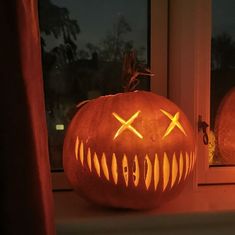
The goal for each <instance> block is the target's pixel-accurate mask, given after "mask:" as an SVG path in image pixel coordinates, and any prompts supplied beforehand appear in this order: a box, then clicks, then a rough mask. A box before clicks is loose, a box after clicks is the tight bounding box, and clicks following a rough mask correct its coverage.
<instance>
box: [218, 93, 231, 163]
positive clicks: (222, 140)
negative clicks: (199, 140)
mask: <svg viewBox="0 0 235 235" xmlns="http://www.w3.org/2000/svg"><path fill="white" fill-rule="evenodd" d="M234 115H235V88H233V89H231V90H230V91H229V92H228V93H227V94H226V95H225V97H224V98H223V100H222V102H221V105H220V107H219V111H218V113H217V115H216V120H215V130H216V131H215V133H216V142H217V149H218V152H219V156H220V158H221V159H222V161H223V162H224V163H229V164H234V163H235V118H234Z"/></svg>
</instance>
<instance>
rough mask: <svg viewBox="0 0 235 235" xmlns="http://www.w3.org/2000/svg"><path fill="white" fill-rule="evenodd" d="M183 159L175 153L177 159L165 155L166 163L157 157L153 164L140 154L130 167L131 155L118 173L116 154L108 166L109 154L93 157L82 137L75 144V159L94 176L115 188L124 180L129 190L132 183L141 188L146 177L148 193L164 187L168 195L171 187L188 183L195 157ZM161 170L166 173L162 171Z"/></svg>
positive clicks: (185, 155) (182, 154)
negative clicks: (102, 176) (142, 167)
mask: <svg viewBox="0 0 235 235" xmlns="http://www.w3.org/2000/svg"><path fill="white" fill-rule="evenodd" d="M179 155H180V156H178V157H177V156H176V153H174V154H173V156H168V155H167V153H166V152H164V154H163V160H162V161H160V160H159V156H158V154H157V153H156V154H155V155H154V157H153V158H151V159H152V160H151V159H150V157H149V155H148V154H146V155H145V157H144V158H140V157H138V155H137V154H136V155H135V156H134V159H133V161H132V163H130V162H128V159H127V155H126V154H123V157H122V160H121V164H120V165H121V171H120V170H118V169H119V168H120V166H118V161H117V157H116V155H115V153H113V154H112V157H111V158H112V160H111V164H110V165H108V164H107V157H106V154H105V153H103V154H102V155H101V157H98V155H97V153H96V152H94V153H92V152H91V148H90V147H86V146H85V144H84V142H83V141H81V140H79V138H78V137H77V138H76V142H75V158H76V160H77V161H80V162H81V165H82V166H83V167H85V165H86V166H87V167H88V169H89V171H90V172H94V171H95V172H96V174H97V175H98V177H101V175H104V178H105V179H106V180H107V181H109V182H110V183H113V184H115V185H116V184H118V182H119V180H120V179H121V177H122V179H124V182H125V185H126V187H128V185H130V183H131V181H132V182H133V184H134V186H135V187H138V185H139V183H140V180H141V177H143V178H144V182H145V187H146V190H149V188H150V187H151V185H153V188H154V190H157V189H158V187H160V185H162V189H161V190H162V191H165V190H166V188H167V187H168V186H169V187H170V188H172V187H173V186H176V185H177V184H179V183H180V182H181V181H184V180H185V179H186V177H187V175H189V174H190V172H191V171H192V170H193V168H194V164H195V160H196V157H195V153H194V152H193V151H191V152H180V154H179ZM99 159H100V160H99ZM169 159H170V160H169ZM140 161H143V162H142V163H143V164H141V165H144V169H143V170H141V169H140ZM161 168H162V170H160V169H161ZM141 171H142V172H141ZM143 171H144V172H143ZM130 176H132V177H130ZM161 181H162V182H161Z"/></svg>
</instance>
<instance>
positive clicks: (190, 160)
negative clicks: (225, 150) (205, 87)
mask: <svg viewBox="0 0 235 235" xmlns="http://www.w3.org/2000/svg"><path fill="white" fill-rule="evenodd" d="M195 160H196V159H195V153H194V139H193V133H192V129H191V127H190V124H189V122H188V120H187V118H186V117H185V115H184V114H183V112H182V111H181V110H180V109H179V108H178V107H177V106H176V105H175V104H173V103H172V102H170V101H169V100H167V99H165V98H164V97H161V96H158V95H156V94H153V93H151V92H129V93H123V94H117V95H112V96H104V97H100V98H98V99H96V100H93V101H90V102H89V103H88V104H86V105H84V106H83V107H82V108H81V109H80V110H79V111H78V112H77V113H76V115H75V116H74V118H73V120H72V121H71V123H70V125H69V127H68V130H67V134H66V138H65V141H64V158H63V162H64V169H65V173H66V175H67V177H68V179H69V181H70V182H71V184H72V185H73V187H74V188H75V189H76V190H77V191H79V193H80V195H82V196H84V197H85V198H88V199H89V200H91V201H92V202H95V203H98V204H101V205H105V206H114V207H122V208H136V209H139V208H150V207H155V206H157V205H159V204H160V203H161V202H163V201H165V200H168V199H169V198H171V197H173V195H175V194H176V193H177V192H179V191H180V190H181V188H182V186H183V185H184V184H185V182H186V181H187V179H188V176H189V175H190V173H191V172H192V171H193V169H194V165H195Z"/></svg>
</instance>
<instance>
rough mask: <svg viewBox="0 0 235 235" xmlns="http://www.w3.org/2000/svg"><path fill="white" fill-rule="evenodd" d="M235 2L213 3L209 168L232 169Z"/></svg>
mask: <svg viewBox="0 0 235 235" xmlns="http://www.w3.org/2000/svg"><path fill="white" fill-rule="evenodd" d="M232 9H235V2H234V1H231V0H228V1H221V0H213V1H212V41H211V42H212V44H211V89H210V90H211V96H210V104H211V106H210V123H211V131H210V132H209V136H210V141H211V143H210V151H209V163H210V166H216V167H219V166H234V165H235V144H234V143H233V142H234V140H235V136H234V134H235V131H234V130H233V126H234V124H235V122H234V120H235V119H234V116H233V115H234V112H235V109H234V105H235V98H233V97H235V92H234V89H233V88H234V86H235V79H234V78H235V16H234V12H233V10H232Z"/></svg>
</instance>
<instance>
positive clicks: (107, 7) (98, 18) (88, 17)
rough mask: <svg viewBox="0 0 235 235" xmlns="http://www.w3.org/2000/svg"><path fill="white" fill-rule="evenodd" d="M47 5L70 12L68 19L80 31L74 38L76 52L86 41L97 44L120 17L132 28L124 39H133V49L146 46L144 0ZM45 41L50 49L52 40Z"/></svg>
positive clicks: (68, 0) (57, 0)
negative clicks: (76, 46) (76, 23)
mask: <svg viewBox="0 0 235 235" xmlns="http://www.w3.org/2000/svg"><path fill="white" fill-rule="evenodd" d="M51 2H52V3H54V4H55V5H57V6H60V7H66V8H67V9H68V10H69V12H70V18H71V19H76V20H77V22H78V25H79V27H80V30H81V32H80V34H79V35H78V39H77V43H78V47H79V49H82V48H83V47H84V46H85V44H86V43H88V42H91V43H94V44H97V43H98V42H100V41H101V39H102V38H104V37H105V34H106V33H107V31H108V30H111V29H112V24H113V23H114V22H115V21H116V20H117V18H118V17H119V16H120V15H123V16H124V17H125V18H126V20H127V22H128V23H129V25H130V26H131V28H132V32H131V33H129V35H127V39H133V40H134V42H135V45H136V46H137V47H142V46H143V47H145V48H146V47H147V27H148V26H147V21H148V15H147V2H148V1H147V0H51ZM47 39H50V40H47V45H48V48H51V47H52V43H53V37H52V36H51V37H48V38H47ZM58 43H59V42H58ZM53 46H54V45H53Z"/></svg>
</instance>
